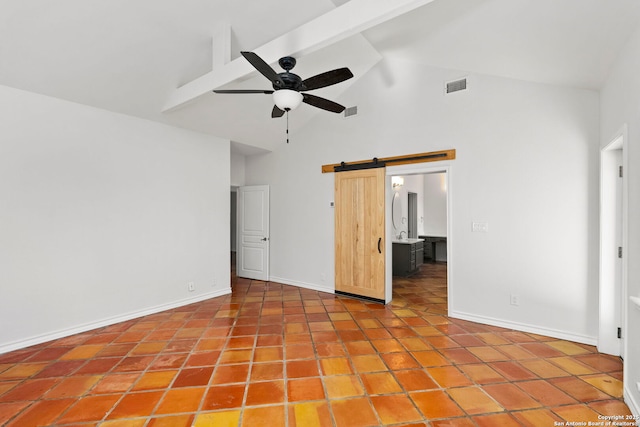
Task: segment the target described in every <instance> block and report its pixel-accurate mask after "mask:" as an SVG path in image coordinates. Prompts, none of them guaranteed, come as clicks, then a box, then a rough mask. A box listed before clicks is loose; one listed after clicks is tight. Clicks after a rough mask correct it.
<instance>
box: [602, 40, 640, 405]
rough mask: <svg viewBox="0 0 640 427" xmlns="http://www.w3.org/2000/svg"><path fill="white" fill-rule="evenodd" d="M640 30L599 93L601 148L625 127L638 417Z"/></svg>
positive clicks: (632, 391)
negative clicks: (634, 297) (635, 299)
mask: <svg viewBox="0 0 640 427" xmlns="http://www.w3.org/2000/svg"><path fill="white" fill-rule="evenodd" d="M639 99H640V28H638V30H637V31H636V32H635V34H634V36H633V37H632V38H631V39H630V40H629V41H628V43H627V45H626V47H625V48H624V49H623V51H622V52H621V54H620V56H619V57H618V59H617V61H616V63H615V64H614V67H613V68H612V72H611V74H610V76H609V78H608V79H607V81H606V83H605V85H604V87H603V89H602V91H601V109H600V111H601V116H600V117H601V120H600V122H601V133H600V134H601V140H600V143H601V147H605V146H606V145H607V144H609V143H610V142H611V141H612V139H613V138H614V137H615V136H616V133H617V132H618V131H620V129H621V128H622V127H623V126H624V125H625V124H626V126H627V137H628V140H627V141H625V147H624V150H625V151H626V154H627V156H628V162H629V163H628V168H627V171H626V172H625V173H626V176H627V183H628V188H627V195H628V230H627V231H628V239H627V240H628V242H627V243H628V248H625V254H626V255H625V256H626V257H627V266H628V276H627V286H628V287H627V292H628V295H626V296H623V298H625V299H626V301H627V304H628V310H627V318H626V322H625V323H626V331H625V332H624V336H625V342H626V347H627V354H626V359H625V361H624V368H625V375H624V388H625V401H626V402H627V403H628V404H629V407H630V408H631V409H632V411H633V412H634V414H635V415H640V391H639V390H638V387H637V384H640V308H638V307H637V306H634V304H633V303H631V302H629V299H628V297H629V295H631V296H636V297H640V262H639V261H638V260H639V259H640V220H639V219H640V104H639V103H638V100H639Z"/></svg>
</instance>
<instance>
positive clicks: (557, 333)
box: [449, 311, 598, 346]
mask: <svg viewBox="0 0 640 427" xmlns="http://www.w3.org/2000/svg"><path fill="white" fill-rule="evenodd" d="M449 317H453V318H454V319H462V320H469V321H471V322H476V323H483V324H486V325H491V326H499V327H501V328H507V329H514V330H516V331H521V332H530V333H532V334H537V335H544V336H548V337H552V338H559V339H563V340H567V341H573V342H579V343H582V344H588V345H594V346H595V345H596V344H597V343H598V339H597V338H596V337H591V336H588V335H580V334H575V333H572V332H568V331H561V330H559V329H551V328H545V327H541V326H537V325H529V324H526V323H519V322H511V321H509V320H503V319H496V318H493V317H488V316H478V315H476V314H469V313H464V312H460V311H452V312H451V313H449Z"/></svg>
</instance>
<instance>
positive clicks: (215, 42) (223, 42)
mask: <svg viewBox="0 0 640 427" xmlns="http://www.w3.org/2000/svg"><path fill="white" fill-rule="evenodd" d="M211 48H212V49H213V55H211V58H212V62H213V63H212V64H211V69H212V70H213V71H216V70H219V69H221V68H222V67H224V66H225V65H227V64H228V63H229V61H231V26H230V25H229V24H221V25H220V26H219V27H218V28H217V29H216V31H215V32H214V33H213V38H212V40H211Z"/></svg>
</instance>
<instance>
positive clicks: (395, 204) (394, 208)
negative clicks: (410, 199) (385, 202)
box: [391, 191, 402, 230]
mask: <svg viewBox="0 0 640 427" xmlns="http://www.w3.org/2000/svg"><path fill="white" fill-rule="evenodd" d="M391 221H392V223H393V228H394V229H396V230H398V229H399V228H400V226H401V221H402V202H401V201H400V193H399V192H397V191H395V192H394V193H393V200H392V201H391Z"/></svg>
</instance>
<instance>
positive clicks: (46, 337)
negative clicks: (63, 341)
mask: <svg viewBox="0 0 640 427" xmlns="http://www.w3.org/2000/svg"><path fill="white" fill-rule="evenodd" d="M230 293H231V287H229V288H225V289H220V290H217V291H214V292H208V293H206V294H202V295H198V296H195V297H192V298H185V299H181V300H178V301H174V302H171V303H167V304H161V305H157V306H154V307H149V308H146V309H143V310H138V311H132V312H129V313H125V314H121V315H117V316H113V317H107V318H105V319H102V320H98V321H95V322H89V323H85V324H83V325H78V326H74V327H72V328H66V329H60V330H57V331H53V332H49V333H46V334H42V335H37V336H34V337H30V338H26V339H23V340H18V341H13V342H10V343H7V344H2V345H0V354H3V353H7V352H10V351H14V350H19V349H22V348H26V347H30V346H32V345H36V344H41V343H44V342H47V341H52V340H57V339H60V338H64V337H68V336H71V335H75V334H80V333H82V332H87V331H90V330H93V329H98V328H103V327H105V326H110V325H114V324H116V323H120V322H126V321H127V320H131V319H136V318H138V317H143V316H148V315H150V314H155V313H159V312H161V311H166V310H171V309H174V308H178V307H182V306H185V305H189V304H193V303H196V302H200V301H205V300H208V299H211V298H216V297H220V296H223V295H229V294H230Z"/></svg>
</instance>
